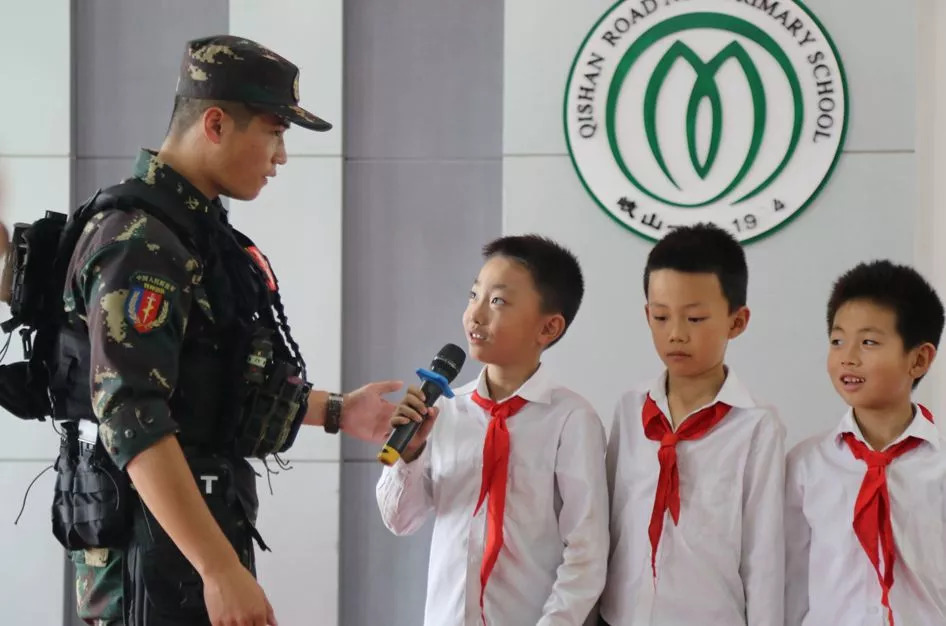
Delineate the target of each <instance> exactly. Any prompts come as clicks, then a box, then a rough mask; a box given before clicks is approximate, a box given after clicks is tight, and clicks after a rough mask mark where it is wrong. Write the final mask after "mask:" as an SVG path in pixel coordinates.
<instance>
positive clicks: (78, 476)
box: [52, 422, 131, 550]
mask: <svg viewBox="0 0 946 626" xmlns="http://www.w3.org/2000/svg"><path fill="white" fill-rule="evenodd" d="M92 441H93V440H91V439H90V440H89V441H83V440H80V436H79V428H78V423H77V422H65V423H63V436H62V440H61V443H60V446H59V457H58V458H57V459H56V464H55V468H56V473H57V479H56V490H55V494H54V496H53V507H52V525H53V534H54V535H55V536H56V539H58V540H59V543H60V544H62V546H63V547H64V548H65V549H66V550H85V549H88V548H121V547H123V546H124V545H125V543H126V542H127V541H128V537H129V535H130V530H131V523H130V522H131V520H130V517H129V512H130V506H129V504H130V498H131V484H130V482H129V480H128V476H127V475H126V474H125V473H124V472H122V471H120V470H119V469H118V468H117V467H116V466H115V464H114V463H113V462H112V459H111V457H110V456H109V455H108V453H107V452H106V451H105V448H104V447H102V443H101V441H99V440H98V438H97V437H96V438H95V439H94V443H92Z"/></svg>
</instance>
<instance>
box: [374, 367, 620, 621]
mask: <svg viewBox="0 0 946 626" xmlns="http://www.w3.org/2000/svg"><path fill="white" fill-rule="evenodd" d="M484 373H485V369H484V370H483V371H482V372H481V373H480V376H479V378H478V379H477V380H475V381H473V382H471V383H469V384H467V385H465V386H464V387H461V388H460V389H457V390H456V391H455V393H456V396H455V397H454V398H453V399H450V400H446V399H444V398H441V399H440V400H438V402H437V406H438V407H439V408H440V416H439V418H438V419H437V424H436V425H435V426H434V429H433V431H432V433H431V435H430V437H429V438H428V441H427V447H426V449H425V450H424V452H423V453H422V454H421V456H420V457H419V458H418V459H416V460H415V461H414V462H413V463H409V464H405V463H404V462H403V461H398V462H397V463H396V464H395V465H394V466H393V467H387V468H385V469H384V471H383V473H382V474H381V479H380V480H379V481H378V485H377V498H378V507H379V508H380V509H381V516H382V518H383V520H384V524H385V525H386V526H387V527H388V528H389V529H390V530H391V531H392V532H394V533H395V534H398V535H405V534H410V533H413V532H414V531H416V530H417V529H419V528H420V527H421V526H422V525H423V524H424V522H425V521H426V520H427V519H428V517H430V516H431V514H432V515H433V516H434V532H433V538H432V542H431V549H430V564H429V568H428V573H427V605H426V610H425V617H424V623H425V624H426V625H427V626H461V625H462V626H480V625H481V624H482V619H481V612H480V565H481V564H482V561H483V548H484V539H485V533H486V511H487V507H486V506H485V504H484V506H482V507H481V508H480V510H479V513H478V514H477V515H476V516H475V517H474V516H473V510H474V508H475V507H476V501H477V498H478V496H479V492H480V485H481V483H482V472H483V444H484V441H485V438H486V428H487V425H488V422H489V415H488V413H486V412H485V411H483V409H481V408H480V407H479V406H478V405H476V404H475V403H474V402H473V399H472V394H473V391H474V390H477V391H478V392H479V394H480V395H481V396H482V397H484V398H488V397H489V394H488V392H487V390H486V381H485V377H484ZM513 395H518V396H521V397H523V398H525V399H526V400H528V401H529V403H528V404H526V405H525V406H524V407H523V408H522V409H521V410H520V411H519V412H518V413H516V414H515V415H514V416H512V417H510V418H509V419H508V420H507V422H506V423H507V426H508V429H509V439H510V453H509V478H508V483H507V488H506V509H505V516H504V518H503V536H504V537H503V539H504V544H503V547H502V550H501V551H500V553H499V558H498V559H497V561H496V565H495V566H494V568H493V571H492V574H491V575H490V578H489V583H488V584H487V586H486V594H485V598H484V612H485V616H486V623H487V624H488V625H489V626H526V625H528V626H532V625H534V624H539V625H541V626H553V625H554V626H566V625H568V626H580V625H581V624H582V623H583V622H584V620H585V618H586V617H587V616H588V614H589V613H590V612H591V609H592V607H593V606H594V604H595V601H596V600H597V599H598V596H599V595H600V593H601V589H602V588H603V587H604V579H605V574H606V570H607V559H608V492H607V482H606V479H605V470H604V455H605V433H604V428H603V426H602V424H601V420H600V419H599V417H598V415H597V413H595V411H594V409H593V408H592V407H591V405H590V404H589V403H588V402H587V401H585V400H584V399H583V398H582V397H581V396H579V395H578V394H576V393H574V392H572V391H570V390H568V389H567V388H565V387H562V386H559V385H556V384H555V383H553V382H551V381H550V380H549V379H548V377H547V375H546V373H545V368H544V367H540V368H539V370H538V371H537V372H536V373H535V374H534V375H533V376H532V377H531V378H530V379H529V380H528V381H526V382H525V384H523V385H522V387H521V388H520V389H519V390H518V391H517V392H516V393H515V394H513Z"/></svg>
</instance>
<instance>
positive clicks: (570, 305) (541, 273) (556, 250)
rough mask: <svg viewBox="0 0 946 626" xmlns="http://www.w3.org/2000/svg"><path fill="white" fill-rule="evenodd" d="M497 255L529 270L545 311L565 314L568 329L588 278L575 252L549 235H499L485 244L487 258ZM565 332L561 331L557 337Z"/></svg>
mask: <svg viewBox="0 0 946 626" xmlns="http://www.w3.org/2000/svg"><path fill="white" fill-rule="evenodd" d="M494 256H503V257H508V258H510V259H514V260H516V261H518V262H519V263H521V264H522V265H523V266H524V267H525V268H526V269H527V270H529V274H531V275H532V282H533V283H534V284H535V288H536V291H538V292H539V296H541V298H542V311H543V312H544V313H561V314H562V317H564V318H565V330H568V327H569V326H571V323H572V320H574V319H575V315H576V314H577V313H578V307H579V306H581V299H582V296H584V295H585V279H584V278H583V277H582V274H581V265H579V263H578V259H577V258H576V257H575V255H574V254H572V253H571V252H570V251H569V250H567V249H566V248H565V247H563V246H562V245H560V244H558V243H556V242H554V241H552V240H551V239H549V238H547V237H542V236H540V235H514V236H509V237H500V238H499V239H495V240H493V241H491V242H489V243H488V244H486V245H485V246H483V257H484V258H486V259H489V258H491V257H494ZM564 334H565V331H562V335H560V336H559V338H558V339H561V338H562V336H564ZM558 339H556V340H555V341H553V342H552V343H551V344H549V347H551V346H553V345H555V343H556V342H557V341H558Z"/></svg>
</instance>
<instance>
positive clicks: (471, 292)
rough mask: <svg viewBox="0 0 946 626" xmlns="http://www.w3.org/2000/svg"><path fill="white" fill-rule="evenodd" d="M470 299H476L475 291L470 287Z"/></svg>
mask: <svg viewBox="0 0 946 626" xmlns="http://www.w3.org/2000/svg"><path fill="white" fill-rule="evenodd" d="M470 300H476V292H475V291H473V290H472V289H471V290H470Z"/></svg>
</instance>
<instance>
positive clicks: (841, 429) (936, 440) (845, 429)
mask: <svg viewBox="0 0 946 626" xmlns="http://www.w3.org/2000/svg"><path fill="white" fill-rule="evenodd" d="M912 406H913V420H912V421H911V422H910V424H909V425H908V426H907V428H906V430H904V431H903V432H902V433H900V436H899V437H897V438H896V439H895V440H893V441H892V442H890V444H889V445H887V447H886V448H884V450H886V449H887V448H889V447H890V446H894V445H896V444H898V443H900V442H901V441H903V440H905V439H907V438H908V437H916V438H917V439H922V440H923V441H926V442H927V443H929V444H930V445H931V446H933V448H934V449H936V450H939V448H940V432H939V427H938V426H937V425H936V424H934V423H933V422H931V421H930V420H928V419H926V418H925V417H924V416H923V415H922V413H921V412H920V407H919V405H917V404H915V403H914V404H913V405H912ZM845 433H851V434H852V435H854V438H855V439H857V440H858V441H860V442H861V443H863V444H864V445H866V446H867V447H868V448H870V449H871V450H873V448H871V446H870V444H869V443H867V439H865V438H864V433H863V432H861V427H860V426H858V424H857V420H856V419H854V409H853V408H851V407H848V410H847V411H846V412H845V413H844V416H843V417H842V418H841V423H840V424H838V427H837V428H836V429H835V431H834V442H835V444H836V445H838V446H839V447H840V446H841V445H842V443H843V436H844V434H845Z"/></svg>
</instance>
